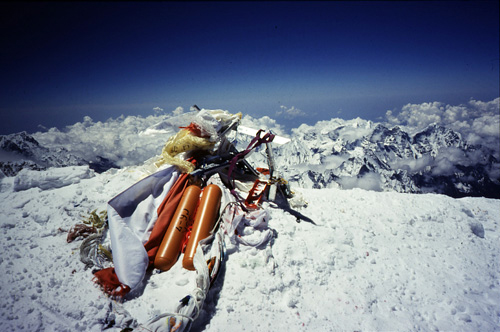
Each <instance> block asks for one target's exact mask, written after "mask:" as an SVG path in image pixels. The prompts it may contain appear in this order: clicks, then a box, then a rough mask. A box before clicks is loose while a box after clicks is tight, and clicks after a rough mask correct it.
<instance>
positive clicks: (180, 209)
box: [154, 185, 201, 271]
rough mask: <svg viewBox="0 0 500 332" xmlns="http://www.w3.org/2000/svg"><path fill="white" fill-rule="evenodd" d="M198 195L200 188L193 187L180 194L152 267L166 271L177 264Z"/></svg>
mask: <svg viewBox="0 0 500 332" xmlns="http://www.w3.org/2000/svg"><path fill="white" fill-rule="evenodd" d="M200 193H201V189H200V187H198V186H194V185H193V186H189V187H187V188H186V190H185V191H184V193H183V194H182V198H181V201H180V202H179V205H178V206H177V209H176V210H175V213H174V216H173V217H172V220H171V221H170V225H169V226H168V229H167V232H166V233H165V236H164V237H163V240H162V242H161V244H160V248H159V249H158V252H157V254H156V256H155V261H154V266H155V267H156V268H157V269H160V270H162V271H167V270H169V269H170V268H171V267H172V266H173V265H174V264H175V262H177V258H178V257H179V254H180V252H181V249H182V248H181V246H182V241H183V239H184V236H185V234H186V232H187V229H188V226H189V224H190V221H191V220H192V218H193V214H194V213H195V210H196V205H197V204H198V200H199V199H200Z"/></svg>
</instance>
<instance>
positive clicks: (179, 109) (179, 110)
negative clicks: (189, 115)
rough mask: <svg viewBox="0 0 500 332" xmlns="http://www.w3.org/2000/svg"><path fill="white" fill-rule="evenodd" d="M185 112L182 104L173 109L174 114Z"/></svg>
mask: <svg viewBox="0 0 500 332" xmlns="http://www.w3.org/2000/svg"><path fill="white" fill-rule="evenodd" d="M183 113H184V108H182V107H181V106H178V107H177V108H176V109H175V110H173V111H172V114H173V115H174V116H178V115H181V114H183Z"/></svg>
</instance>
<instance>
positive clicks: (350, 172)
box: [0, 119, 500, 198]
mask: <svg viewBox="0 0 500 332" xmlns="http://www.w3.org/2000/svg"><path fill="white" fill-rule="evenodd" d="M154 129H155V130H157V131H158V130H163V129H162V128H160V129H159V127H158V125H155V126H154ZM173 130H175V128H170V127H169V128H167V129H166V131H167V132H172V131H173ZM241 136H243V135H241ZM291 137H292V141H291V142H290V143H288V144H285V145H282V146H278V145H273V152H274V155H275V162H276V165H277V168H278V169H279V170H280V172H281V174H282V175H283V177H284V178H285V179H286V180H288V181H289V182H290V184H291V185H292V187H293V186H297V187H305V188H329V187H342V188H346V189H350V188H363V189H369V190H378V191H397V192H404V193H439V194H445V195H448V196H452V197H464V196H484V197H489V198H500V175H499V174H500V172H499V168H500V162H499V160H498V159H497V158H496V157H495V155H496V156H498V151H493V150H491V148H488V147H486V146H481V145H477V144H476V145H472V144H468V142H467V141H466V140H464V138H463V137H462V136H461V134H460V133H458V132H455V131H453V130H451V129H448V128H445V127H442V126H440V125H436V124H434V125H430V126H429V127H427V128H426V129H424V130H422V131H418V132H415V133H409V132H408V130H407V131H405V130H404V129H403V128H402V127H398V126H394V127H388V126H386V125H383V124H380V123H373V122H371V121H366V120H361V119H354V120H349V121H345V120H341V119H332V120H330V121H321V122H318V123H317V124H316V125H315V126H307V125H302V126H300V127H299V128H296V129H293V134H292V135H291ZM248 141H249V139H248V137H238V141H237V142H236V145H237V147H238V148H243V147H245V146H246V144H247V142H248ZM145 144H146V143H145ZM148 144H150V143H148ZM162 144H163V143H160V144H159V145H162ZM250 161H254V162H256V163H259V164H262V163H265V162H266V160H265V154H264V153H255V154H253V155H252V156H250ZM117 164H119V161H118V160H110V159H107V158H103V157H101V156H98V155H95V156H93V157H92V158H89V157H88V156H87V157H85V158H84V157H82V156H80V155H78V154H77V153H74V152H69V150H68V149H65V148H64V147H61V146H48V145H47V146H42V145H41V144H40V143H39V142H38V141H37V140H36V139H35V138H34V136H33V135H30V134H28V133H26V132H21V133H17V134H11V135H5V136H0V171H1V172H2V173H3V174H0V177H2V176H15V175H16V174H17V173H18V172H19V171H20V170H21V169H23V168H28V169H32V170H43V169H46V168H48V167H63V166H75V165H89V166H90V168H92V169H93V170H95V171H96V172H103V171H106V170H107V169H109V168H117V167H118V166H117Z"/></svg>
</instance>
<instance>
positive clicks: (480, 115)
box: [386, 98, 500, 156]
mask: <svg viewBox="0 0 500 332" xmlns="http://www.w3.org/2000/svg"><path fill="white" fill-rule="evenodd" d="M499 105H500V98H496V99H494V100H492V101H489V102H483V101H479V100H474V99H471V100H470V101H469V102H468V103H467V104H462V105H458V106H452V105H445V104H443V103H441V102H431V103H423V104H407V105H405V106H403V108H402V109H401V111H400V112H398V113H397V114H394V112H393V111H387V112H386V120H387V122H388V123H389V124H391V125H401V126H405V127H411V129H412V131H418V130H422V129H424V128H426V127H427V126H429V125H430V124H433V123H437V124H439V125H442V126H444V127H446V128H450V129H452V130H454V131H456V132H459V133H460V134H461V135H462V137H463V138H464V139H465V140H466V141H467V142H468V143H469V144H481V145H484V146H487V147H489V148H491V149H492V150H495V151H498V150H499V148H500V147H499V146H498V145H499V142H500V106H499ZM497 156H498V154H497Z"/></svg>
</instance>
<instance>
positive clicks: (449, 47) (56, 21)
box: [0, 1, 499, 134]
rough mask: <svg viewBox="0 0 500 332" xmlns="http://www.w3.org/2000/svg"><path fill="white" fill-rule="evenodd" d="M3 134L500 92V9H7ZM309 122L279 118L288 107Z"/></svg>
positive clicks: (272, 5)
mask: <svg viewBox="0 0 500 332" xmlns="http://www.w3.org/2000/svg"><path fill="white" fill-rule="evenodd" d="M0 12H1V13H0V18H1V20H0V29H1V31H2V32H1V39H0V42H1V45H0V60H1V61H0V70H1V77H0V88H1V89H0V112H1V113H0V114H1V121H0V134H7V133H12V132H17V131H21V130H27V131H28V132H34V131H37V130H38V128H37V126H38V125H39V124H41V125H43V126H45V127H53V126H56V127H59V128H61V127H63V126H65V125H69V124H73V123H75V122H78V121H81V120H82V118H83V116H85V115H89V116H91V117H92V118H93V119H94V120H95V121H97V120H100V121H104V120H106V119H108V118H109V117H118V116H120V115H121V114H124V115H144V116H146V115H149V114H152V113H153V111H152V109H153V107H156V106H158V107H161V108H163V109H164V110H165V111H171V110H173V109H175V108H176V107H177V106H182V107H184V108H185V109H186V110H187V109H189V107H190V106H191V105H193V104H198V105H199V106H201V107H206V108H223V109H227V110H229V111H230V112H233V113H236V112H240V111H241V112H243V113H247V114H250V115H252V116H262V115H269V116H271V117H273V118H276V119H277V120H278V121H279V122H280V123H283V124H286V125H287V126H290V127H293V126H298V125H299V124H300V123H309V124H313V123H314V122H316V121H317V120H320V119H330V118H331V117H341V118H345V119H351V118H354V117H358V116H359V117H361V118H365V119H371V120H377V119H380V117H383V116H384V114H385V112H386V111H387V110H389V109H391V110H396V111H397V110H400V108H401V107H402V106H403V105H405V104H407V103H422V102H432V101H441V102H445V103H450V104H460V103H465V102H467V101H468V100H469V99H470V98H475V99H478V100H483V101H489V100H492V99H494V98H496V97H498V95H499V46H498V45H499V6H498V2H497V1H456V2H455V1H444V2H434V1H421V2H406V1H405V2H403V1H402V2H368V1H363V2H351V1H349V2H327V1H323V2H142V3H140V2H109V3H99V2H87V3H85V2H67V3H57V2H55V3H36V2H27V3H23V2H21V3H2V4H1V5H0ZM282 105H285V106H287V107H288V108H291V107H292V106H294V107H295V108H298V109H300V110H302V111H303V112H304V113H306V114H307V115H306V116H302V117H297V118H295V119H285V118H283V115H281V116H277V115H276V113H277V112H278V111H280V110H281V108H280V106H282Z"/></svg>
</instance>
